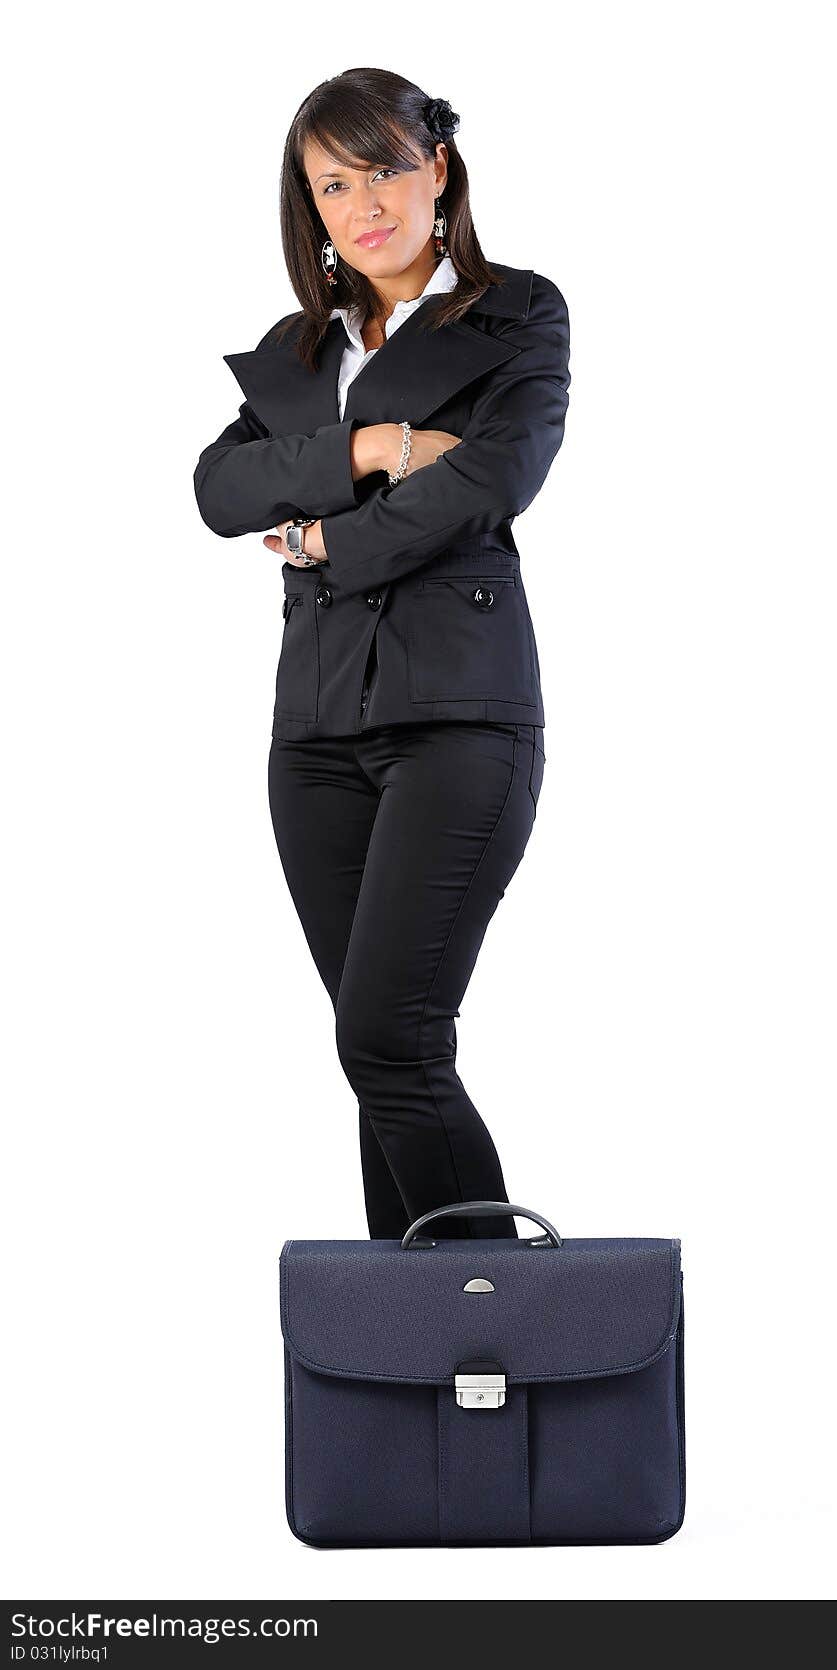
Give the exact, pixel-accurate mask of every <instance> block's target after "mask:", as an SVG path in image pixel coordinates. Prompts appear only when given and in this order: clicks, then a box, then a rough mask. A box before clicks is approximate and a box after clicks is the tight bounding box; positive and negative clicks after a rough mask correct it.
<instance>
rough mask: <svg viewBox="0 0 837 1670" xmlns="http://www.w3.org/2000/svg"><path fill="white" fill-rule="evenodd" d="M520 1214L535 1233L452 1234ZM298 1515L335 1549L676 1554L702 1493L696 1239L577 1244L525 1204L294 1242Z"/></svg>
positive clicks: (289, 1262) (288, 1411)
mask: <svg viewBox="0 0 837 1670" xmlns="http://www.w3.org/2000/svg"><path fill="white" fill-rule="evenodd" d="M497 1214H512V1215H514V1216H515V1217H518V1216H519V1217H523V1218H525V1219H529V1220H531V1222H532V1223H534V1224H538V1225H540V1228H541V1230H542V1231H543V1233H542V1234H540V1235H537V1236H531V1235H530V1236H529V1237H528V1238H524V1237H521V1236H511V1237H501V1236H496V1237H488V1238H486V1239H482V1238H476V1237H469V1238H467V1239H466V1238H462V1239H459V1238H454V1237H452V1236H449V1237H447V1238H445V1237H444V1235H443V1234H441V1233H439V1225H438V1224H436V1225H435V1227H436V1232H437V1233H436V1237H435V1238H434V1236H433V1235H432V1234H430V1233H427V1232H426V1233H422V1231H423V1230H424V1227H425V1225H427V1224H429V1223H431V1222H432V1221H434V1220H437V1219H442V1218H445V1217H449V1216H454V1215H467V1216H469V1217H472V1218H473V1217H477V1216H479V1217H488V1216H492V1215H497ZM279 1265H280V1310H281V1326H282V1335H283V1344H284V1377H285V1493H286V1494H285V1501H286V1512H287V1518H288V1523H289V1525H290V1528H291V1530H292V1532H293V1533H294V1536H296V1537H298V1538H299V1540H300V1541H301V1542H304V1543H308V1544H311V1545H312V1546H314V1547H317V1548H373V1547H434V1546H436V1547H438V1546H443V1547H453V1546H466V1547H467V1546H474V1545H478V1546H484V1545H488V1544H502V1545H512V1544H515V1545H516V1544H526V1545H533V1546H537V1545H539V1544H541V1545H542V1544H570V1543H572V1544H575V1543H598V1544H601V1543H657V1542H662V1541H663V1540H664V1539H665V1538H667V1537H670V1536H672V1535H673V1534H674V1532H675V1531H677V1530H679V1528H680V1526H681V1524H682V1522H683V1513H684V1507H685V1489H686V1464H685V1428H684V1405H683V1296H682V1294H683V1289H682V1276H681V1269H680V1242H679V1241H677V1240H658V1239H648V1240H646V1239H616V1240H570V1239H562V1237H561V1236H560V1235H559V1233H558V1231H557V1229H555V1227H554V1225H552V1224H551V1223H550V1222H549V1221H548V1219H546V1218H544V1217H542V1216H541V1215H540V1214H539V1213H537V1212H532V1211H530V1210H529V1209H528V1208H527V1207H523V1206H513V1205H510V1204H509V1202H508V1201H493V1200H477V1201H474V1200H472V1201H464V1202H456V1203H454V1204H452V1205H447V1206H442V1207H439V1208H437V1209H436V1210H435V1211H433V1212H426V1213H425V1214H424V1215H423V1216H422V1217H420V1218H417V1219H416V1220H415V1222H414V1223H412V1224H411V1225H410V1227H409V1229H408V1230H407V1232H406V1234H405V1235H404V1237H403V1239H401V1240H399V1239H397V1238H396V1239H392V1240H389V1239H379V1240H371V1239H370V1240H365V1241H337V1240H335V1241H296V1240H290V1241H286V1242H285V1244H284V1246H283V1248H282V1251H281V1255H280V1260H279Z"/></svg>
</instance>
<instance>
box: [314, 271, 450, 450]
mask: <svg viewBox="0 0 837 1670" xmlns="http://www.w3.org/2000/svg"><path fill="white" fill-rule="evenodd" d="M458 283H459V274H458V272H457V270H456V268H455V266H454V264H453V262H452V260H451V258H450V256H449V255H443V256H442V259H441V261H439V262H438V263H437V265H436V266H435V267H434V269H433V271H432V273H431V274H430V277H429V279H428V280H427V283H426V284H425V286H424V289H423V290H422V292H421V295H420V296H413V297H412V298H411V300H410V301H403V302H396V304H395V306H394V308H393V310H392V312H391V314H390V316H389V318H388V319H387V320H386V322H385V324H384V334H385V336H386V337H387V340H389V338H390V337H391V336H392V333H393V331H397V329H398V327H399V325H403V323H404V320H405V319H407V318H409V315H410V314H411V313H413V312H414V311H415V309H416V308H417V307H418V306H419V304H420V303H421V302H423V301H424V299H425V297H426V296H431V295H435V294H436V292H437V291H443V290H453V289H455V287H456V285H457V284H458ZM329 317H330V318H331V319H337V318H340V319H342V320H343V324H344V325H345V327H346V336H347V338H348V340H347V342H346V346H345V348H344V350H343V358H342V360H341V362H340V372H339V375H338V379H337V399H338V404H339V407H340V417H341V420H342V418H343V415H344V413H345V410H346V399H347V396H348V393H349V384H350V383H351V382H352V380H353V379H354V378H355V377H356V376H357V374H358V372H359V371H360V370H361V368H362V367H363V366H364V365H365V364H366V361H367V360H370V359H371V358H372V355H373V354H377V353H378V349H377V348H365V347H364V345H363V337H362V336H361V334H360V328H361V325H362V324H363V318H362V317H361V315H360V313H359V311H358V310H357V309H356V308H348V307H333V308H332V310H331V314H330V315H329Z"/></svg>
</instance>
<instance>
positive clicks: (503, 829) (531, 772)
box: [268, 720, 544, 1239]
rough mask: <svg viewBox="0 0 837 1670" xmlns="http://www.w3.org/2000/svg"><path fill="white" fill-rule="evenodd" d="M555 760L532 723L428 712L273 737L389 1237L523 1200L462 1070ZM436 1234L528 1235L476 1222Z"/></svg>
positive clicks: (369, 1205)
mask: <svg viewBox="0 0 837 1670" xmlns="http://www.w3.org/2000/svg"><path fill="white" fill-rule="evenodd" d="M543 769H544V751H543V730H542V728H541V727H540V726H533V725H522V724H509V725H501V724H494V723H491V722H484V723H483V722H478V721H474V722H468V723H461V724H460V723H458V722H456V721H450V720H439V721H423V722H418V723H416V724H414V725H390V726H379V727H378V728H377V729H375V730H370V731H368V732H366V733H365V734H364V735H363V736H348V737H317V738H313V739H311V740H310V741H302V742H291V741H286V740H284V739H279V738H277V739H274V741H273V743H272V745H271V750H270V764H269V774H268V775H269V797H270V811H271V817H272V820H273V828H274V833H275V836H276V844H277V847H278V849H279V856H280V859H281V862H282V868H283V870H284V873H285V877H286V880H287V883H288V887H289V889H290V892H291V896H292V898H293V902H294V905H295V907H296V910H297V914H298V916H299V918H300V921H301V923H302V927H303V931H304V933H305V937H306V940H307V942H308V945H309V948H310V950H311V955H312V956H313V958H314V961H315V963H316V965H317V968H318V970H319V972H320V975H321V977H322V979H323V982H324V984H325V986H326V989H327V991H328V993H329V996H330V998H331V1001H332V1004H333V1006H334V1014H335V1023H336V1043H337V1050H338V1054H339V1058H340V1062H341V1065H342V1067H343V1070H344V1072H345V1074H346V1077H347V1079H348V1081H349V1083H350V1084H351V1086H352V1089H353V1090H354V1092H355V1094H356V1096H357V1098H358V1109H359V1127H360V1151H361V1164H362V1170H363V1187H364V1199H365V1204H366V1214H367V1219H368V1223H369V1233H370V1236H371V1237H373V1238H376V1237H385V1236H389V1237H394V1236H398V1237H400V1236H402V1235H403V1234H404V1231H405V1230H406V1229H407V1228H408V1226H409V1225H410V1223H412V1222H413V1220H414V1219H415V1218H417V1217H419V1216H420V1215H421V1214H422V1213H423V1212H427V1211H430V1209H431V1208H432V1207H436V1206H446V1205H450V1204H452V1203H453V1202H454V1201H464V1200H475V1199H478V1198H481V1199H491V1200H508V1198H509V1197H508V1194H507V1193H506V1187H505V1183H504V1180H503V1173H502V1169H501V1166H500V1160H499V1157H498V1154H497V1151H496V1149H495V1147H494V1143H493V1142H492V1140H491V1137H490V1135H489V1132H488V1130H487V1128H486V1126H485V1124H484V1123H483V1120H482V1119H481V1118H480V1115H479V1113H478V1112H477V1109H476V1108H475V1107H474V1104H473V1102H472V1101H471V1099H470V1097H469V1095H468V1093H467V1091H466V1089H465V1086H464V1085H463V1083H462V1081H461V1079H460V1078H459V1075H458V1073H457V1071H456V1025H455V1020H456V1017H457V1016H458V1015H459V1005H460V1002H461V1000H462V997H463V994H464V992H465V989H466V987H467V985H468V981H469V980H470V977H471V974H472V973H473V970H474V966H475V963H476V960H477V955H478V953H479V949H480V946H481V945H482V941H483V938H484V935H485V932H486V928H487V926H488V923H489V921H490V920H491V917H492V916H493V914H494V912H495V910H496V909H497V906H498V904H499V902H500V900H501V898H502V897H503V893H504V891H505V888H506V887H507V886H508V883H509V881H510V880H511V877H512V876H513V875H514V872H515V870H516V869H517V866H518V864H519V863H520V860H521V857H522V855H523V851H524V848H525V847H526V844H527V842H528V840H529V836H530V835H531V832H532V826H533V823H534V819H535V813H536V809H537V801H538V795H539V793H540V788H541V782H542V779H543ZM529 1232H530V1233H531V1229H530V1231H529ZM426 1233H429V1234H431V1235H433V1236H434V1237H437V1238H441V1237H452V1238H457V1239H459V1238H464V1237H468V1236H474V1237H485V1236H502V1235H508V1236H515V1235H516V1234H517V1229H516V1226H515V1222H514V1219H513V1218H512V1217H495V1218H469V1217H464V1218H447V1219H444V1218H443V1219H440V1220H439V1221H438V1223H433V1224H428V1226H427V1231H426Z"/></svg>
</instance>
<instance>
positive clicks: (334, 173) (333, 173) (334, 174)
mask: <svg viewBox="0 0 837 1670" xmlns="http://www.w3.org/2000/svg"><path fill="white" fill-rule="evenodd" d="M368 166H369V167H370V168H376V167H377V168H381V167H383V166H384V164H382V163H380V162H379V163H372V162H370V163H369V164H368ZM364 172H365V170H364V169H363V168H354V169H349V168H332V169H330V170H329V172H328V173H326V174H318V175H317V179H316V180H315V181H314V184H315V185H316V184H317V182H318V181H319V180H336V179H338V178H339V176H340V175H341V174H347V173H353V174H363V173H364Z"/></svg>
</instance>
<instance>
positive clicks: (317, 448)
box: [194, 400, 359, 539]
mask: <svg viewBox="0 0 837 1670" xmlns="http://www.w3.org/2000/svg"><path fill="white" fill-rule="evenodd" d="M357 421H358V420H357V418H345V419H344V420H343V421H342V422H340V423H325V424H323V425H322V427H321V428H320V429H317V430H316V431H315V433H314V434H313V435H277V436H272V435H271V434H270V432H269V430H267V429H266V428H265V426H264V424H263V423H262V422H261V419H260V418H258V417H257V416H256V413H255V412H254V411H253V408H252V407H251V406H250V405H249V403H248V402H247V401H246V400H245V402H244V405H243V406H241V407H240V408H239V414H238V417H237V419H236V420H235V422H234V423H231V424H229V426H228V427H227V428H226V429H225V430H224V431H223V432H222V434H220V435H219V436H218V439H217V440H216V441H212V442H211V444H210V445H209V446H207V447H204V450H203V452H202V453H201V455H200V458H199V459H198V462H197V467H196V469H195V473H194V485H195V497H196V499H197V501H198V509H199V511H200V513H201V516H202V517H203V520H204V522H205V523H206V525H207V527H209V528H211V529H212V532H213V533H217V534H221V535H222V536H223V537H224V538H225V539H230V538H234V537H235V536H236V535H237V534H242V533H267V532H268V531H269V530H270V529H271V528H275V527H276V524H277V522H285V521H289V520H290V518H291V517H292V516H325V515H327V514H328V513H329V512H337V511H346V510H347V509H348V508H349V507H350V506H352V505H355V506H356V505H358V504H359V499H358V496H357V493H356V491H355V482H354V479H353V477H352V463H351V433H352V429H353V427H354V425H355V424H356V423H357Z"/></svg>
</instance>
